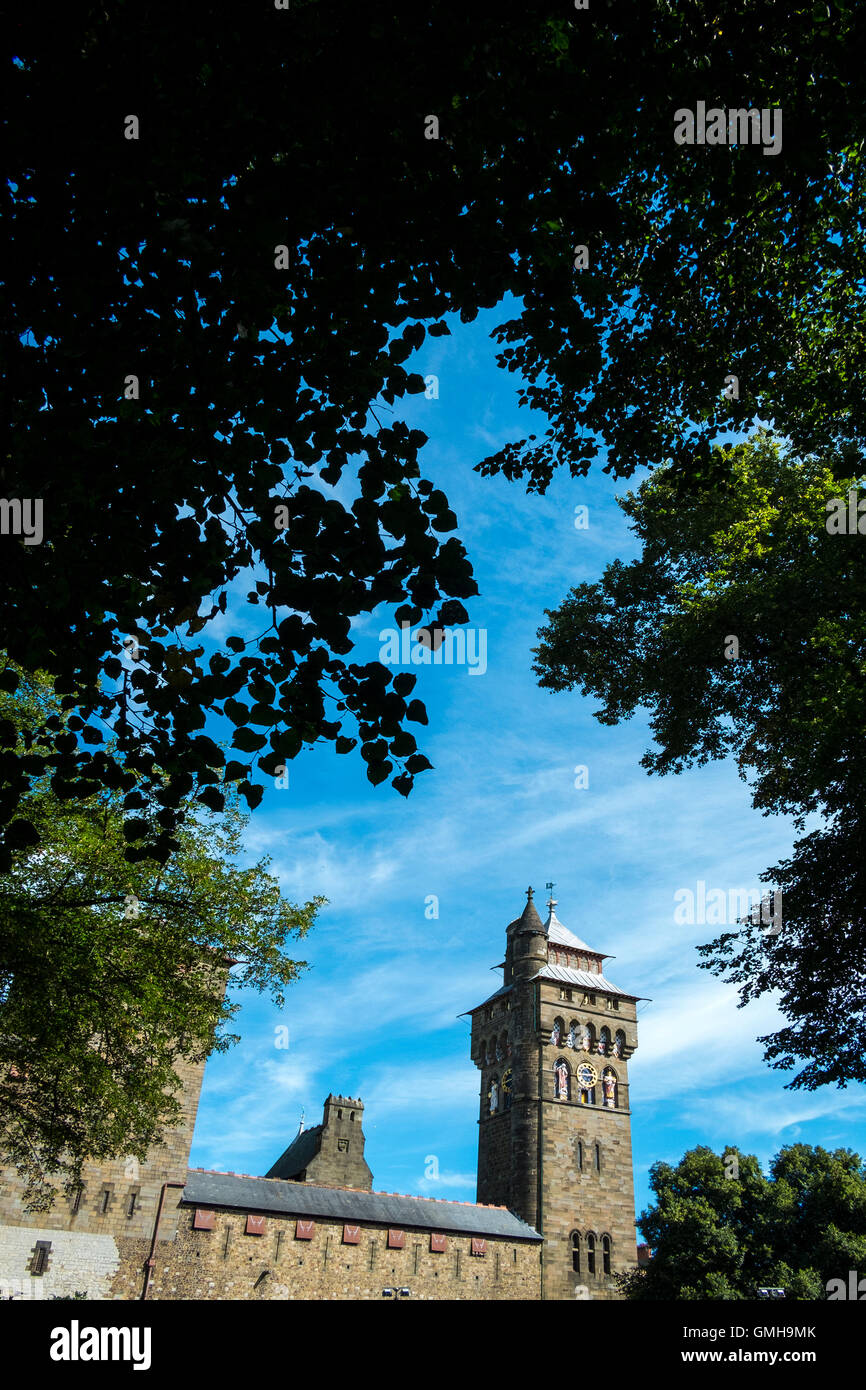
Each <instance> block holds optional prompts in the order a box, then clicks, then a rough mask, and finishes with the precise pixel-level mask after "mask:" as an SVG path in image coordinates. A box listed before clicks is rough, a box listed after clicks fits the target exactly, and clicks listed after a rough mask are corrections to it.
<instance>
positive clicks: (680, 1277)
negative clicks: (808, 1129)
mask: <svg viewBox="0 0 866 1390" xmlns="http://www.w3.org/2000/svg"><path fill="white" fill-rule="evenodd" d="M650 1182H651V1185H652V1190H653V1192H654V1193H655V1197H656V1200H655V1203H654V1205H652V1206H650V1207H648V1208H647V1210H646V1211H645V1212H643V1213H642V1215H641V1217H640V1219H639V1221H638V1226H639V1227H640V1230H641V1232H642V1233H643V1235H644V1237H645V1239H646V1240H647V1241H648V1243H649V1245H650V1246H651V1248H652V1259H651V1260H650V1262H649V1264H648V1265H647V1266H645V1267H644V1268H643V1269H640V1270H637V1271H634V1272H632V1273H629V1274H626V1275H620V1276H618V1280H619V1283H620V1286H621V1289H622V1291H623V1292H624V1293H625V1294H626V1296H627V1297H629V1298H632V1299H638V1300H658V1299H690V1300H691V1299H753V1298H755V1297H756V1290H757V1289H758V1288H783V1289H784V1290H785V1297H786V1299H788V1300H794V1301H795V1302H804V1301H806V1300H814V1299H823V1298H826V1296H827V1284H828V1282H829V1281H830V1280H832V1279H842V1280H844V1281H847V1278H848V1272H849V1270H851V1269H854V1270H857V1269H861V1268H862V1267H863V1264H864V1261H866V1169H864V1166H863V1163H862V1161H861V1159H860V1157H859V1155H857V1154H855V1153H853V1152H852V1151H851V1150H850V1149H836V1150H834V1151H833V1152H832V1153H831V1152H829V1151H828V1150H827V1149H823V1148H813V1147H812V1146H811V1145H809V1144H789V1145H787V1146H786V1147H785V1148H783V1149H782V1150H781V1151H780V1152H779V1153H778V1154H777V1155H776V1157H775V1158H774V1159H773V1161H772V1163H771V1164H770V1172H769V1176H767V1177H765V1176H764V1174H763V1173H762V1171H761V1167H760V1164H759V1163H758V1160H757V1159H756V1158H755V1157H754V1155H752V1154H744V1153H741V1152H740V1150H739V1149H735V1148H733V1147H730V1148H728V1149H726V1150H724V1151H723V1152H722V1153H721V1154H716V1153H714V1152H713V1151H712V1149H709V1148H706V1147H701V1148H697V1149H691V1150H690V1151H689V1152H688V1153H687V1154H685V1156H684V1157H683V1158H682V1159H681V1160H680V1162H679V1163H678V1164H676V1166H673V1165H671V1164H669V1163H655V1164H653V1166H652V1168H651V1169H650Z"/></svg>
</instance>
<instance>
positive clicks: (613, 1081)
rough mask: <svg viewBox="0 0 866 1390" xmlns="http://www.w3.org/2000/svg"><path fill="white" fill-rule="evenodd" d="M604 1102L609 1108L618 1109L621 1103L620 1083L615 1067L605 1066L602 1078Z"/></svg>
mask: <svg viewBox="0 0 866 1390" xmlns="http://www.w3.org/2000/svg"><path fill="white" fill-rule="evenodd" d="M601 1090H602V1096H603V1100H602V1104H603V1105H604V1107H605V1109H607V1110H616V1108H617V1106H618V1105H619V1083H618V1080H617V1075H616V1072H615V1071H614V1069H613V1067H605V1069H604V1072H603V1073H602V1078H601Z"/></svg>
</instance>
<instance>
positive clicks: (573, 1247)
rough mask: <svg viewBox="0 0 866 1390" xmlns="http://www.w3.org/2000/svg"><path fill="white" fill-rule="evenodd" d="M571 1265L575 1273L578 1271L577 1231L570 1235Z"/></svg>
mask: <svg viewBox="0 0 866 1390" xmlns="http://www.w3.org/2000/svg"><path fill="white" fill-rule="evenodd" d="M571 1267H572V1269H573V1270H574V1272H575V1274H579V1273H580V1235H579V1233H578V1232H577V1231H575V1232H574V1235H573V1236H572V1237H571Z"/></svg>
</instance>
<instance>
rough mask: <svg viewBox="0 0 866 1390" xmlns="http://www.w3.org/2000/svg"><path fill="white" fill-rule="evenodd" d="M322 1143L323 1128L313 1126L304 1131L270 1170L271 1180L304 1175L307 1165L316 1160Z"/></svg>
mask: <svg viewBox="0 0 866 1390" xmlns="http://www.w3.org/2000/svg"><path fill="white" fill-rule="evenodd" d="M321 1143H322V1126H321V1125H311V1127H310V1128H309V1129H302V1130H301V1132H300V1134H298V1135H296V1137H295V1138H294V1139H293V1140H292V1142H291V1144H290V1145H289V1147H288V1148H287V1149H286V1151H285V1153H283V1154H281V1155H280V1157H279V1158H278V1159H277V1161H276V1163H275V1164H274V1166H273V1168H269V1169H268V1174H267V1176H268V1177H269V1178H294V1177H296V1176H297V1175H298V1173H302V1172H303V1171H304V1169H305V1168H306V1166H307V1164H308V1163H309V1162H310V1161H311V1160H312V1159H314V1158H315V1156H316V1154H317V1153H318V1152H319V1149H320V1148H321Z"/></svg>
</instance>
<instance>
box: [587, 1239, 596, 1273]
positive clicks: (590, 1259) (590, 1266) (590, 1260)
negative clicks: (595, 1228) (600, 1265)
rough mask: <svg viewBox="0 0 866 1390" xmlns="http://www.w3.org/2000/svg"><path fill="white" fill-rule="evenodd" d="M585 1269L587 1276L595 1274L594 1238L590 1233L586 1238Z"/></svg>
mask: <svg viewBox="0 0 866 1390" xmlns="http://www.w3.org/2000/svg"><path fill="white" fill-rule="evenodd" d="M586 1268H587V1272H588V1273H589V1274H595V1236H594V1235H593V1234H592V1231H589V1232H588V1234H587V1237H586Z"/></svg>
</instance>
